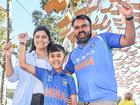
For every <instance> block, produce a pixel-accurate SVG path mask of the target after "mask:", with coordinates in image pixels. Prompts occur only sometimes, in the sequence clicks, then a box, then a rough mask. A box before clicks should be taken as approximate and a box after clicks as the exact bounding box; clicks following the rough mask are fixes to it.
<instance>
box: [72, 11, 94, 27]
mask: <svg viewBox="0 0 140 105" xmlns="http://www.w3.org/2000/svg"><path fill="white" fill-rule="evenodd" d="M77 19H83V20H85V19H86V20H87V21H88V22H89V25H90V26H91V25H92V22H91V19H90V18H89V17H88V16H87V15H85V14H81V15H77V16H76V18H74V19H73V20H72V26H73V27H74V22H75V20H77Z"/></svg>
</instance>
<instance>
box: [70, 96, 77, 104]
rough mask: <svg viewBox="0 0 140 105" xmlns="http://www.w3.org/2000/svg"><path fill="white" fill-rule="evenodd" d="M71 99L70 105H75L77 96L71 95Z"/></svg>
mask: <svg viewBox="0 0 140 105" xmlns="http://www.w3.org/2000/svg"><path fill="white" fill-rule="evenodd" d="M70 99H71V105H77V95H76V94H72V95H71V96H70Z"/></svg>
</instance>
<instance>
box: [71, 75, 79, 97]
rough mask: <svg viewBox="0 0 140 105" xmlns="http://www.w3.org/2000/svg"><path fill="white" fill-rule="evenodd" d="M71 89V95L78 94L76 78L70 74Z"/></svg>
mask: <svg viewBox="0 0 140 105" xmlns="http://www.w3.org/2000/svg"><path fill="white" fill-rule="evenodd" d="M69 89H70V95H72V94H77V91H76V84H75V80H74V78H73V77H72V76H70V81H69Z"/></svg>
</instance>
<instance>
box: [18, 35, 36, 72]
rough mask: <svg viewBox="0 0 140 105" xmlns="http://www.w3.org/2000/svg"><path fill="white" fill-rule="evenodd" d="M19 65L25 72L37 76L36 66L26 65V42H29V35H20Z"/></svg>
mask: <svg viewBox="0 0 140 105" xmlns="http://www.w3.org/2000/svg"><path fill="white" fill-rule="evenodd" d="M19 41H20V45H19V64H20V67H21V68H23V69H24V70H25V71H27V72H29V73H31V74H33V75H35V66H33V65H30V64H27V63H26V53H25V49H26V42H27V34H26V33H21V34H20V35H19Z"/></svg>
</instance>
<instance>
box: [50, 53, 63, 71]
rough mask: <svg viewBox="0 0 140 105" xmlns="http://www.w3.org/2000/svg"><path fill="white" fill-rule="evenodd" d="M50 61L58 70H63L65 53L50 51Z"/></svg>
mask: <svg viewBox="0 0 140 105" xmlns="http://www.w3.org/2000/svg"><path fill="white" fill-rule="evenodd" d="M48 58H49V59H48V60H49V63H50V64H51V65H52V67H53V68H54V69H55V70H56V71H61V70H62V67H63V63H64V61H65V55H64V53H63V52H62V51H57V52H53V53H49V57H48Z"/></svg>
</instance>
